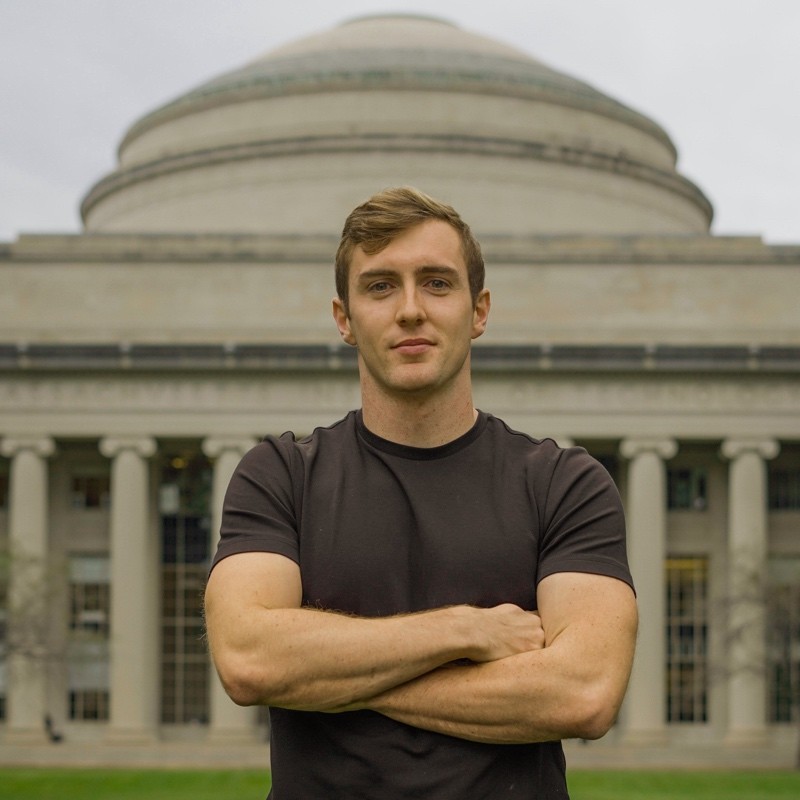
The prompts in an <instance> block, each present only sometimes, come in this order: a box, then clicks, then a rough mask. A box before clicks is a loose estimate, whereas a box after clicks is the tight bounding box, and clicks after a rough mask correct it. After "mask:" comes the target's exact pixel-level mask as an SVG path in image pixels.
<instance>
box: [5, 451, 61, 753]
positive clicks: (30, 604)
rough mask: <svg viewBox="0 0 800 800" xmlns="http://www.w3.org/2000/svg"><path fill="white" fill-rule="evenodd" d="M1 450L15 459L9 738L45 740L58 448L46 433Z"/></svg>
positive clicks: (12, 479) (11, 493)
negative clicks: (52, 475)
mask: <svg viewBox="0 0 800 800" xmlns="http://www.w3.org/2000/svg"><path fill="white" fill-rule="evenodd" d="M0 452H2V454H3V455H4V456H7V457H9V458H11V470H10V474H9V497H8V501H9V519H8V533H9V549H10V554H11V572H10V575H9V585H8V608H9V616H8V628H7V630H8V641H7V644H8V646H9V648H8V660H7V662H6V663H7V668H8V672H7V676H8V687H7V703H8V709H7V718H6V741H14V742H19V743H31V744H34V743H37V742H43V741H45V740H46V735H45V730H44V716H45V714H47V713H48V708H47V664H48V660H49V659H48V656H50V655H51V653H50V652H49V617H50V609H49V600H50V599H51V597H52V589H51V587H50V581H49V580H48V577H49V576H48V564H47V539H48V528H49V525H48V516H49V513H48V512H49V504H48V480H47V478H48V475H47V461H46V459H47V458H49V457H50V456H52V455H53V454H54V453H55V445H54V443H53V440H52V439H50V438H48V437H29V438H28V437H25V438H22V437H20V438H9V439H4V440H3V442H2V445H0Z"/></svg>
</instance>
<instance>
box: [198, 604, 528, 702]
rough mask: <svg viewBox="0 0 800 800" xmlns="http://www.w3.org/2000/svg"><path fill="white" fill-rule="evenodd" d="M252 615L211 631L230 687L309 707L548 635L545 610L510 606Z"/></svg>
mask: <svg viewBox="0 0 800 800" xmlns="http://www.w3.org/2000/svg"><path fill="white" fill-rule="evenodd" d="M248 616H249V620H248V622H246V623H241V622H240V623H239V625H238V626H236V627H235V628H234V629H232V630H229V631H222V632H220V633H216V632H215V633H214V635H213V636H212V637H211V649H212V654H213V655H214V656H215V662H216V663H217V668H218V670H219V672H220V676H221V677H222V680H223V683H225V685H226V688H227V689H228V692H229V694H230V695H231V696H232V697H233V699H234V700H235V701H236V702H238V703H241V704H243V705H251V704H265V705H273V706H280V707H284V708H294V709H299V710H309V711H311V710H313V711H329V710H340V709H342V708H347V707H351V706H352V705H353V704H356V705H359V704H361V703H362V702H363V701H364V700H365V699H366V698H369V697H373V696H375V695H378V694H380V693H382V692H385V691H387V690H388V689H391V688H393V687H396V686H398V685H401V684H404V683H408V682H409V681H412V680H413V679H415V678H417V677H419V676H421V675H424V674H426V673H429V672H431V671H432V670H435V669H437V668H438V667H440V666H442V665H443V664H446V663H448V662H451V661H453V660H455V659H461V658H470V659H480V658H486V659H491V658H501V657H504V656H505V655H508V654H510V653H512V652H518V651H520V650H523V649H525V648H528V647H533V646H537V644H536V642H539V641H541V638H537V633H538V634H539V636H541V631H540V628H539V626H538V618H536V617H535V615H531V614H529V613H527V612H523V611H522V610H521V609H518V608H516V607H512V606H508V607H501V608H499V609H476V608H470V607H467V606H457V607H453V608H445V609H437V610H434V611H428V612H422V613H419V614H411V615H407V616H396V617H388V618H381V619H365V618H358V617H350V616H345V615H341V614H335V613H330V612H326V611H318V610H315V609H307V608H282V609H256V610H251V612H250V614H249V615H248ZM533 620H535V621H536V623H537V624H532V621H533ZM517 628H518V629H519V630H518V631H517V630H516V629H517ZM538 646H541V645H540V644H538Z"/></svg>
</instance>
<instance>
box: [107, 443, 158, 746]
mask: <svg viewBox="0 0 800 800" xmlns="http://www.w3.org/2000/svg"><path fill="white" fill-rule="evenodd" d="M100 452H101V453H102V454H103V455H104V456H107V457H108V458H112V459H113V462H112V465H111V648H110V649H111V664H110V672H111V678H110V681H111V697H110V714H111V718H110V725H109V731H108V735H109V739H110V740H113V741H121V742H138V741H145V742H146V741H152V740H153V739H154V738H155V737H156V735H157V732H158V724H159V713H158V709H159V702H160V694H161V692H160V686H159V608H160V603H159V586H160V583H161V581H160V575H159V571H160V559H159V554H158V537H157V533H156V531H155V530H153V529H152V525H151V519H150V479H149V469H148V463H147V459H149V458H151V457H152V456H153V455H154V454H155V452H156V443H155V441H154V440H153V439H151V438H148V437H130V438H126V437H119V438H116V437H113V438H107V439H103V440H102V441H101V442H100Z"/></svg>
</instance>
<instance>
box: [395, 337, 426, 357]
mask: <svg viewBox="0 0 800 800" xmlns="http://www.w3.org/2000/svg"><path fill="white" fill-rule="evenodd" d="M429 347H433V342H431V341H430V340H429V339H403V341H402V342H398V343H397V344H395V345H392V350H399V351H400V352H402V353H410V354H413V353H422V352H424V351H425V350H427V349H428V348H429Z"/></svg>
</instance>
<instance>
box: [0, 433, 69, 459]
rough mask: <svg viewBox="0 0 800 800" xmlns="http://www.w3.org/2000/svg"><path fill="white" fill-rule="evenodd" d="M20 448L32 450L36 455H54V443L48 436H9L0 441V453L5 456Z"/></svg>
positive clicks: (12, 454)
mask: <svg viewBox="0 0 800 800" xmlns="http://www.w3.org/2000/svg"><path fill="white" fill-rule="evenodd" d="M21 450H33V452H34V453H36V455H37V456H41V457H42V458H50V456H53V455H55V452H56V444H55V442H54V441H53V440H52V439H51V438H50V437H49V436H9V437H8V438H6V439H3V440H2V441H0V453H2V455H4V456H6V457H7V458H12V457H13V456H15V455H16V454H17V453H19V452H20V451H21Z"/></svg>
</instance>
